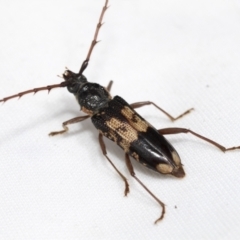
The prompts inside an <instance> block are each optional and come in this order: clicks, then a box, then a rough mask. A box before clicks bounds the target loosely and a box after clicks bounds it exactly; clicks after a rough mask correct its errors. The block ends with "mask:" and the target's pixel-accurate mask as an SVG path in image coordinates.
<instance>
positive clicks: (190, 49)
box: [0, 0, 240, 239]
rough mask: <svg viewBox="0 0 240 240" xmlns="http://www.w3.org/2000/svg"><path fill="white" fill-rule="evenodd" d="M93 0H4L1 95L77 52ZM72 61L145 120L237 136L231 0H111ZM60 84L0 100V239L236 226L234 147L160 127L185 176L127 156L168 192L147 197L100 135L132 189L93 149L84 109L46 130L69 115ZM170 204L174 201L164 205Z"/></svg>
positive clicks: (179, 234) (237, 71) (239, 59)
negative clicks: (65, 128)
mask: <svg viewBox="0 0 240 240" xmlns="http://www.w3.org/2000/svg"><path fill="white" fill-rule="evenodd" d="M4 2H5V3H4ZM103 4H104V0H98V1H96V0H88V1H83V0H67V1H63V0H61V1H30V0H28V1H26V0H22V1H3V2H2V3H1V8H0V22H1V25H0V31H1V38H0V46H1V52H0V59H1V64H0V72H1V80H0V96H1V97H5V96H8V95H11V94H14V93H17V92H19V91H23V90H27V89H29V88H32V87H38V86H45V85H48V84H53V83H58V82H59V81H60V80H61V79H59V78H57V77H56V75H57V74H61V73H62V72H63V71H64V67H65V66H67V67H68V68H69V69H71V70H73V71H77V70H78V69H79V67H80V64H81V62H82V61H83V60H84V58H85V56H86V54H87V51H88V48H89V45H90V42H91V40H92V36H93V32H94V29H95V26H96V23H97V19H98V17H99V14H100V10H101V8H102V6H103ZM109 4H110V5H111V7H110V9H109V10H108V11H107V13H106V16H105V18H104V22H105V23H106V24H105V25H104V26H103V28H102V29H101V32H100V39H101V40H102V41H101V42H100V43H99V44H98V45H97V47H96V49H94V52H93V55H92V60H91V63H90V65H89V67H88V69H87V70H86V72H85V74H86V76H87V77H88V79H89V80H90V81H93V82H94V81H95V82H98V83H100V84H102V85H107V83H108V81H109V80H110V79H113V80H114V86H113V89H112V93H113V95H116V94H118V95H120V96H122V97H123V98H125V99H126V100H127V101H129V102H136V101H142V100H152V101H154V102H156V103H158V104H159V105H160V106H161V107H162V108H164V109H165V110H167V111H169V112H170V113H171V114H172V115H175V116H176V115H178V114H180V113H181V112H183V111H184V110H186V109H188V108H190V107H194V108H195V111H194V112H193V113H192V114H190V115H189V116H186V117H185V118H183V119H181V120H179V121H177V122H175V123H171V122H170V121H168V119H166V117H165V116H163V115H162V114H161V113H159V112H158V111H157V110H155V109H154V108H153V107H145V108H143V109H141V110H139V112H140V113H141V114H142V115H143V116H144V117H145V118H146V119H148V120H149V121H150V122H151V123H153V124H154V125H155V126H156V127H157V128H164V127H173V126H179V127H186V128H191V129H192V130H195V131H197V132H199V133H201V134H203V135H205V136H207V137H210V138H212V139H214V140H217V141H218V142H219V143H222V144H224V145H226V146H232V145H240V124H239V123H240V113H239V102H240V97H239V92H240V67H239V66H240V44H239V43H240V3H239V1H236V0H235V1H233V0H232V1H231V0H228V1H227V0H221V1H220V0H201V1H196V0H194V1H192V0H191V1H190V0H181V1H177V0H168V1H162V0H148V1H146V0H131V1H129V0H128V1H127V0H125V1H124V0H112V1H110V3H109ZM78 110H79V107H78V106H77V104H76V103H75V101H74V99H73V98H72V97H71V96H70V95H69V94H68V92H67V91H66V90H65V89H58V90H55V91H52V92H51V94H50V95H47V93H46V92H41V93H38V94H36V95H35V96H34V97H33V96H31V95H29V96H25V97H23V98H22V99H21V100H20V101H17V100H16V99H15V100H11V101H9V102H7V103H6V104H3V105H2V106H0V118H1V128H0V154H1V156H0V158H1V160H0V189H1V191H0V239H133V238H135V239H237V238H238V237H239V234H240V227H239V226H240V207H239V204H240V184H239V183H240V151H235V152H229V153H226V154H223V153H221V152H220V151H219V150H218V149H216V148H214V147H212V146H209V145H208V144H207V143H204V142H202V141H201V140H198V139H196V138H193V137H191V136H187V135H186V136H182V135H176V136H171V137H169V139H171V140H172V143H173V144H174V146H175V147H176V149H177V150H178V152H179V154H180V155H181V158H182V162H183V164H184V165H185V171H186V173H187V175H186V177H185V178H184V179H182V180H178V179H174V178H171V177H163V176H159V175H158V174H154V173H152V172H151V171H148V170H145V169H144V168H143V167H141V166H139V165H137V164H135V165H134V166H135V170H136V172H137V174H138V176H139V178H140V179H141V180H142V181H143V182H145V184H146V185H147V186H148V187H149V188H150V189H151V190H152V191H153V192H154V193H155V194H156V195H157V196H158V197H159V198H160V199H161V200H162V201H164V202H165V203H166V204H167V209H166V210H167V211H166V216H165V219H164V220H163V221H162V222H161V223H159V224H158V225H157V226H155V225H154V224H153V222H154V220H155V219H156V218H157V217H158V215H159V212H160V210H159V207H158V206H157V204H156V203H155V202H154V200H153V199H151V197H149V196H148V194H147V193H146V192H145V191H144V190H143V189H142V188H141V187H140V186H139V185H138V184H137V183H136V182H135V181H133V180H132V179H131V177H130V176H129V174H128V172H127V169H126V167H125V165H124V161H123V156H124V155H123V152H122V151H121V149H119V148H118V147H117V146H114V144H112V143H110V142H107V147H108V151H109V155H110V156H111V159H112V160H114V162H115V163H116V165H117V166H118V167H119V169H121V171H122V172H123V173H124V174H125V175H126V176H127V178H128V179H129V183H130V185H131V192H130V194H129V196H128V197H127V198H124V197H123V190H124V189H123V183H122V181H121V179H120V178H119V177H118V176H117V174H116V173H115V172H114V170H113V169H112V168H111V166H109V164H108V162H107V161H106V160H105V159H104V157H103V156H102V154H101V151H100V147H99V146H98V141H97V132H96V130H95V129H93V127H92V126H91V122H90V121H86V122H84V123H82V124H76V126H71V127H70V132H69V133H68V134H66V135H65V136H58V137H54V138H49V137H48V136H47V134H48V132H50V131H52V130H58V129H61V123H62V122H63V121H65V120H68V119H70V118H72V117H75V116H77V115H78V114H79V112H78ZM175 206H177V208H175Z"/></svg>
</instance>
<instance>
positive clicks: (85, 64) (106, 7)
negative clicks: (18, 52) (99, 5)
mask: <svg viewBox="0 0 240 240" xmlns="http://www.w3.org/2000/svg"><path fill="white" fill-rule="evenodd" d="M107 5H108V0H106V2H105V5H104V7H103V9H102V12H101V15H100V18H99V21H98V24H97V27H96V30H95V33H94V38H93V40H92V43H91V46H90V48H89V50H88V54H87V58H86V60H85V61H84V62H83V63H82V66H81V68H80V71H79V75H82V73H83V71H84V70H85V69H86V68H87V66H88V62H89V60H90V57H91V54H92V51H93V48H94V46H95V45H96V44H97V43H98V41H97V37H98V33H99V30H100V28H101V26H102V25H103V23H102V20H103V16H104V13H105V12H106V10H107V9H108V6H107ZM68 84H69V82H66V81H65V82H61V83H59V84H53V85H49V86H46V87H39V88H34V89H30V90H27V91H24V92H20V93H18V94H14V95H12V96H9V97H5V98H3V99H0V102H3V103H4V102H6V101H8V100H9V99H12V98H17V97H18V98H21V97H22V96H23V95H25V94H29V93H34V94H35V93H37V92H39V91H43V90H47V91H48V92H50V91H51V90H52V89H53V88H59V87H66V86H67V85H68Z"/></svg>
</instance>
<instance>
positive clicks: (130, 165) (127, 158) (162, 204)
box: [125, 153, 165, 224]
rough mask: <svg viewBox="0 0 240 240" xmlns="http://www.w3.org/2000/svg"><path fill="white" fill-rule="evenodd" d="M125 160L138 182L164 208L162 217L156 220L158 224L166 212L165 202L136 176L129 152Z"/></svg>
mask: <svg viewBox="0 0 240 240" xmlns="http://www.w3.org/2000/svg"><path fill="white" fill-rule="evenodd" d="M125 160H126V165H127V168H128V170H129V172H130V174H131V176H132V177H134V178H135V179H136V180H137V181H138V183H139V184H140V185H141V186H142V187H143V188H144V189H145V190H146V191H147V192H148V193H149V194H150V195H151V196H152V197H153V198H154V199H155V200H156V201H157V202H158V203H159V205H160V206H161V208H162V212H161V215H160V217H159V218H158V219H157V220H156V221H155V222H154V223H155V224H156V223H157V222H158V221H160V220H162V219H163V217H164V214H165V204H164V203H163V202H162V201H160V200H159V199H158V198H157V197H156V196H155V195H154V194H153V193H152V192H151V191H150V190H149V189H148V188H147V187H146V186H145V185H144V184H143V183H142V181H140V180H139V178H137V176H136V174H135V172H134V169H133V165H132V163H131V160H130V158H129V155H128V153H126V154H125Z"/></svg>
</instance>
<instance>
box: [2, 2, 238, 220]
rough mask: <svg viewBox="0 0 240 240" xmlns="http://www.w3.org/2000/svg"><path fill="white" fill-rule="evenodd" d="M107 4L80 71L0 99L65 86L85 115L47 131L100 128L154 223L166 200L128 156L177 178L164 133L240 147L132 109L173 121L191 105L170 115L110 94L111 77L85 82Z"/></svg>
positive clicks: (179, 169)
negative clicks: (150, 205)
mask: <svg viewBox="0 0 240 240" xmlns="http://www.w3.org/2000/svg"><path fill="white" fill-rule="evenodd" d="M107 8H108V0H105V5H104V7H103V9H102V11H101V14H100V18H99V21H98V24H97V27H96V30H95V33H94V38H93V40H92V42H91V45H90V48H89V50H88V53H87V57H86V59H85V60H84V61H83V63H82V65H81V67H80V70H79V72H77V73H74V72H72V71H70V70H69V69H67V70H65V72H64V73H63V76H62V77H63V79H64V81H63V82H61V83H59V84H53V85H49V86H45V87H39V88H34V89H32V90H27V91H24V92H20V93H18V94H15V95H12V96H8V97H5V98H3V99H1V100H0V102H3V103H4V102H6V101H8V100H10V99H12V98H16V97H19V98H20V97H22V96H23V95H26V94H29V93H37V92H39V91H43V90H47V91H48V92H50V91H51V90H52V89H54V88H60V87H66V88H67V89H68V91H69V92H70V93H72V94H73V95H74V96H75V98H76V100H77V102H78V104H79V105H80V107H81V110H82V111H83V112H84V113H85V114H86V115H84V116H78V117H75V118H73V119H70V120H68V121H65V122H63V124H62V125H63V130H60V131H55V132H51V133H50V134H49V135H50V136H55V135H58V134H63V133H66V132H67V131H68V125H70V124H74V123H78V122H81V121H84V120H86V119H89V118H91V120H92V123H93V125H94V126H95V128H96V129H97V130H98V131H99V138H98V139H99V144H100V147H101V150H102V153H103V155H104V156H105V158H106V159H107V160H108V161H109V162H110V164H111V165H112V166H113V168H114V169H115V170H116V172H117V173H118V174H119V176H120V177H121V178H122V179H123V181H124V184H125V190H124V194H125V196H126V195H127V194H128V193H129V184H128V181H127V179H126V177H125V176H124V175H123V174H122V173H121V172H120V171H119V170H118V169H117V167H116V166H115V165H114V163H113V162H112V160H111V159H110V158H109V157H108V155H107V150H106V146H105V143H104V140H103V137H106V138H108V139H110V140H112V141H113V142H115V143H116V144H117V145H118V146H119V147H121V148H122V149H123V151H124V153H125V162H126V165H127V168H128V170H129V172H130V174H131V176H132V177H133V178H135V179H136V181H137V182H138V183H139V184H140V185H141V186H142V187H143V188H144V189H145V190H146V191H147V192H148V193H149V194H150V195H151V196H152V197H153V198H154V199H155V200H156V201H157V202H158V204H159V205H160V206H161V208H162V210H161V214H160V216H159V217H158V218H157V220H156V221H155V223H157V222H158V221H160V220H162V219H163V217H164V214H165V204H164V203H163V202H162V201H161V200H160V199H159V198H157V197H156V196H155V195H154V194H153V193H152V192H151V191H150V190H149V189H148V188H147V187H146V186H145V185H144V183H143V182H142V181H141V180H140V179H139V178H138V177H137V176H136V174H135V172H134V168H133V166H132V163H131V159H130V157H133V158H134V159H135V160H136V161H138V162H139V163H141V164H142V165H144V166H146V167H147V168H149V169H151V170H153V171H155V172H158V173H160V174H168V175H172V176H174V177H177V178H183V177H184V176H185V172H184V169H183V165H182V163H181V159H180V156H179V154H178V153H177V151H176V150H175V148H174V147H173V146H172V144H171V143H170V142H169V141H168V140H167V139H166V138H165V137H164V136H163V135H168V134H179V133H190V134H193V135H194V136H196V137H198V138H200V139H202V140H204V141H206V142H208V143H210V144H212V145H214V146H216V147H217V148H219V149H220V150H222V151H223V152H225V151H230V150H235V149H240V146H237V147H231V148H225V147H224V146H222V145H220V144H219V143H217V142H215V141H213V140H211V139H209V138H206V137H204V136H202V135H200V134H198V133H196V132H194V131H191V130H189V129H186V128H165V129H156V128H155V127H154V126H152V125H151V124H150V123H149V122H148V121H146V120H145V119H144V118H143V117H142V116H140V115H139V114H138V113H137V112H136V111H135V109H137V108H140V107H143V106H147V105H153V106H154V107H156V108H157V109H158V110H159V111H161V112H162V113H164V114H165V115H166V116H167V117H168V118H169V119H170V120H172V121H175V120H177V119H179V118H181V117H183V116H185V115H186V114H188V113H190V112H191V111H192V110H193V109H189V110H187V111H185V112H184V113H183V114H181V115H179V116H178V117H175V118H174V117H173V116H172V115H170V114H169V113H168V112H166V111H165V110H163V109H162V108H160V107H159V106H158V105H157V104H155V103H154V102H151V101H145V102H136V103H132V104H129V103H128V102H126V101H125V100H124V99H123V98H121V97H119V96H115V97H112V96H111V94H110V90H111V87H112V84H113V82H112V81H110V82H109V84H108V86H107V87H103V86H101V85H99V84H98V83H92V82H88V80H87V78H86V77H85V76H84V75H83V72H84V71H85V69H86V68H87V67H88V64H89V61H90V58H91V54H92V51H93V49H94V47H95V45H96V44H97V42H98V41H97V37H98V33H99V30H100V28H101V26H102V20H103V16H104V14H105V12H106V10H107Z"/></svg>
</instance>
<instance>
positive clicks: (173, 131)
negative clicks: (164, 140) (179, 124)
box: [158, 128, 240, 152]
mask: <svg viewBox="0 0 240 240" xmlns="http://www.w3.org/2000/svg"><path fill="white" fill-rule="evenodd" d="M158 132H159V133H161V134H163V135H167V134H178V133H191V134H192V135H194V136H196V137H198V138H201V139H202V140H204V141H206V142H208V143H210V144H212V145H214V146H216V147H217V148H219V149H220V150H222V151H223V152H226V151H231V150H235V149H240V146H237V147H230V148H226V147H224V146H222V145H221V144H219V143H217V142H215V141H213V140H211V139H209V138H206V137H204V136H202V135H200V134H198V133H196V132H193V131H191V130H190V129H187V128H164V129H159V130H158Z"/></svg>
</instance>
